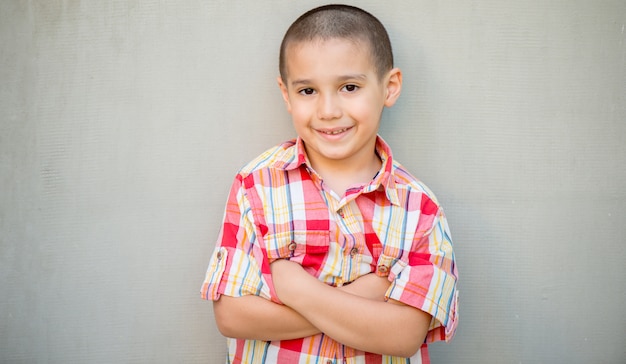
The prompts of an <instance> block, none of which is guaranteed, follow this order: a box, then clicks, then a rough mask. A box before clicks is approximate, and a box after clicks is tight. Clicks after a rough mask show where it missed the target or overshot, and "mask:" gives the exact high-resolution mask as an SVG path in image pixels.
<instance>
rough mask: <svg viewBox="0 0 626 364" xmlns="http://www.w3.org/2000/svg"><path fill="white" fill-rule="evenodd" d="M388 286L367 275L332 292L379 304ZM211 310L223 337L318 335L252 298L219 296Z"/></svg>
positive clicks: (294, 315) (291, 314) (289, 312)
mask: <svg viewBox="0 0 626 364" xmlns="http://www.w3.org/2000/svg"><path fill="white" fill-rule="evenodd" d="M388 287H389V281H387V280H386V279H385V278H381V277H378V276H376V275H375V274H368V275H366V276H363V277H361V278H359V279H357V280H355V281H354V282H352V283H351V284H349V285H346V286H343V287H340V288H334V289H336V290H341V291H343V292H346V293H350V294H352V295H356V296H360V297H364V298H368V299H371V300H377V301H380V302H383V301H384V295H385V292H386V290H387V288H388ZM213 311H214V314H215V320H216V323H217V326H218V329H219V330H220V332H221V333H222V334H223V335H224V336H227V337H233V338H240V339H249V340H264V341H273V340H290V339H298V338H302V337H307V336H312V335H315V334H319V333H320V332H321V331H320V330H319V329H318V328H316V327H315V326H313V324H311V322H309V321H308V320H307V319H306V318H304V317H303V316H302V315H300V314H299V313H298V312H296V311H294V310H293V309H292V308H291V307H288V306H285V305H280V304H277V303H274V302H272V301H269V300H267V299H265V298H262V297H259V296H254V295H246V296H241V297H230V296H225V295H222V296H220V298H219V300H217V301H214V303H213Z"/></svg>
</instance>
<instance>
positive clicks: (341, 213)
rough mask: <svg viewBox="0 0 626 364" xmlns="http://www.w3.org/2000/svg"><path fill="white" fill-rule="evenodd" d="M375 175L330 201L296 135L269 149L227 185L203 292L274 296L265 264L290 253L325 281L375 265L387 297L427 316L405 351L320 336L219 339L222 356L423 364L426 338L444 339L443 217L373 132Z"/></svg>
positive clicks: (451, 265) (450, 322)
mask: <svg viewBox="0 0 626 364" xmlns="http://www.w3.org/2000/svg"><path fill="white" fill-rule="evenodd" d="M376 149H377V153H378V155H379V156H380V157H381V159H382V162H383V163H382V167H381V170H380V172H379V173H378V174H377V175H376V177H374V179H373V180H372V181H371V182H370V183H369V184H366V185H364V186H355V187H353V188H350V189H348V190H347V191H346V193H345V195H344V196H343V197H341V198H339V197H338V196H337V195H336V194H335V193H334V192H332V191H330V190H328V189H326V188H324V183H323V181H322V180H321V178H320V177H319V175H317V174H316V173H315V171H313V169H312V168H311V167H310V164H309V163H308V160H307V157H306V154H305V151H304V147H303V144H302V141H301V139H297V140H292V141H288V142H286V143H283V144H282V145H279V146H277V147H275V148H272V149H270V150H268V151H266V152H265V153H263V154H262V155H260V156H259V157H257V158H256V159H255V160H253V161H252V162H251V163H249V164H248V165H247V166H246V167H244V168H243V169H242V170H241V171H240V172H239V174H238V175H237V177H236V178H235V181H234V183H233V185H232V188H231V191H230V195H229V197H228V202H227V204H226V211H225V215H224V222H223V225H222V229H221V231H220V234H219V239H218V243H217V246H216V247H215V251H214V253H213V255H212V256H211V260H210V263H209V268H208V270H207V274H206V278H205V281H204V284H203V285H202V289H201V293H202V297H203V298H204V299H207V300H217V299H218V298H219V297H220V295H222V294H224V295H228V296H234V297H238V296H243V295H258V296H261V297H264V298H266V299H268V300H272V301H274V302H277V303H280V302H279V301H278V298H277V297H276V294H275V291H274V287H273V285H272V279H271V274H270V268H269V265H270V263H271V262H273V261H274V260H276V259H281V258H287V257H289V258H290V260H291V261H295V262H298V263H300V264H301V265H302V266H303V267H304V268H305V270H306V271H308V272H309V273H310V274H311V275H313V276H315V277H317V278H318V279H319V280H320V281H322V282H325V283H327V284H329V285H331V286H341V285H343V284H346V283H348V282H352V281H354V280H355V279H357V278H359V277H361V276H363V275H365V274H368V273H372V272H375V273H376V274H378V275H379V276H386V277H387V278H388V279H389V282H390V287H389V289H388V290H387V293H386V297H387V298H391V299H394V300H398V301H400V302H403V303H405V304H407V305H410V306H413V307H416V308H418V309H420V310H423V311H425V312H427V313H429V314H430V315H432V317H433V319H432V321H431V324H430V328H429V331H428V334H427V337H426V340H425V343H424V345H423V346H422V348H421V350H420V351H419V352H418V353H417V354H416V355H415V356H414V357H413V358H398V357H391V356H386V355H377V354H371V353H365V352H363V351H359V350H355V349H353V348H350V347H347V346H344V345H342V344H340V343H338V342H336V341H334V340H333V339H331V338H330V337H328V336H326V335H324V334H318V335H315V336H311V337H306V338H302V339H295V340H287V341H282V342H279V341H277V342H266V341H255V340H241V339H228V346H229V362H231V363H308V362H312V363H408V362H412V363H428V362H429V360H428V353H427V348H426V343H430V342H433V341H438V340H446V341H448V340H450V339H451V338H452V336H453V335H454V332H455V329H456V323H457V314H456V303H457V291H456V281H457V269H456V266H455V260H454V252H453V250H452V242H451V239H450V233H449V229H448V224H447V222H446V218H445V216H444V214H443V211H442V209H441V207H440V206H439V204H438V203H437V201H436V200H435V197H434V196H433V194H432V192H430V191H429V190H428V188H427V187H426V186H424V185H423V184H422V183H421V182H419V181H418V180H417V179H416V178H414V177H413V176H411V175H410V174H409V173H408V172H407V171H406V170H405V169H404V168H403V167H402V166H401V165H400V164H398V163H397V162H395V161H394V160H393V159H392V156H391V150H390V148H389V146H388V145H387V144H386V143H385V142H384V141H383V140H382V138H380V137H378V140H377V145H376ZM364 319H366V318H364Z"/></svg>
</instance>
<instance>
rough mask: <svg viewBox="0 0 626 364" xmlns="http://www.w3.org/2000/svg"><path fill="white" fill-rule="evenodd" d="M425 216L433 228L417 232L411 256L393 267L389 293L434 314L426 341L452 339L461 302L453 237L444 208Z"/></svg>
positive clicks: (396, 298) (394, 297)
mask: <svg viewBox="0 0 626 364" xmlns="http://www.w3.org/2000/svg"><path fill="white" fill-rule="evenodd" d="M425 220H427V221H429V226H430V228H429V229H427V230H426V231H425V233H420V234H416V236H415V238H414V241H413V247H412V249H411V251H410V252H409V253H408V257H406V258H405V259H399V260H397V261H396V262H395V263H394V265H393V266H392V267H391V270H390V274H389V279H390V280H391V282H392V284H391V286H390V288H389V290H388V291H387V294H386V296H387V297H388V298H391V299H394V300H397V301H400V302H402V303H405V304H407V305H410V306H413V307H416V308H418V309H420V310H422V311H424V312H426V313H428V314H430V315H431V316H432V317H433V319H432V321H431V323H430V327H429V331H428V334H427V335H426V343H429V342H434V341H440V340H445V341H449V340H451V339H452V337H453V336H454V333H455V331H456V326H457V302H458V291H457V288H456V285H457V277H458V272H457V268H456V264H455V258H454V251H453V249H452V239H451V237H450V231H449V227H448V223H447V220H446V217H445V215H444V213H443V210H442V209H441V208H437V209H436V214H434V215H432V216H430V218H426V219H425ZM419 225H421V224H419ZM422 231H423V230H422Z"/></svg>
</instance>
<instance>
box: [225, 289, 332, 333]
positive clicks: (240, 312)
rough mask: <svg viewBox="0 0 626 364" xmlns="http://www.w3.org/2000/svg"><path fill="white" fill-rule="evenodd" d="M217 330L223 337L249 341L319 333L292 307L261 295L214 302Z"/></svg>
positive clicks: (227, 297) (229, 298)
mask: <svg viewBox="0 0 626 364" xmlns="http://www.w3.org/2000/svg"><path fill="white" fill-rule="evenodd" d="M213 312H214V314H215V321H216V323H217V327H218V329H219V330H220V332H221V333H222V335H224V336H227V337H232V338H237V339H250V340H264V341H273V340H289V339H297V338H301V337H306V336H311V335H315V334H318V333H319V332H320V331H319V330H318V329H317V328H316V327H315V326H313V325H312V324H311V323H310V322H309V321H307V320H306V319H305V318H304V317H303V316H301V315H300V314H299V313H297V312H296V311H294V310H293V309H291V308H290V307H287V306H284V305H279V304H277V303H274V302H272V301H269V300H266V299H265V298H262V297H259V296H252V295H248V296H242V297H230V296H224V295H222V296H221V297H220V299H219V300H217V301H215V302H214V303H213Z"/></svg>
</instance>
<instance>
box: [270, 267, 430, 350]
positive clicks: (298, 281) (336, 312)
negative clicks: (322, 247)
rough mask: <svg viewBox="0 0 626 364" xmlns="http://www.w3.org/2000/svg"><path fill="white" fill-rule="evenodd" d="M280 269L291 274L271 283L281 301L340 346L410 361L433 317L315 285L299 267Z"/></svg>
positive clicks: (315, 280)
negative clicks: (399, 357)
mask: <svg viewBox="0 0 626 364" xmlns="http://www.w3.org/2000/svg"><path fill="white" fill-rule="evenodd" d="M286 264H293V263H289V262H286ZM281 267H289V269H288V270H287V271H283V272H282V273H279V274H280V277H281V279H280V280H277V279H276V278H275V279H274V282H275V284H276V289H277V292H278V295H279V297H280V299H281V300H282V301H283V302H284V303H285V304H286V305H288V306H290V307H292V308H293V309H294V310H296V311H297V312H299V313H300V314H302V315H303V316H304V317H305V318H306V319H307V320H308V321H309V322H311V323H312V324H313V325H315V326H316V327H318V328H319V329H320V330H321V331H323V332H324V333H325V334H326V335H328V336H330V337H332V338H333V339H335V340H337V341H339V342H341V343H342V344H345V345H347V346H350V347H353V348H356V349H360V350H364V351H368V352H372V353H379V354H387V355H394V356H401V357H409V356H411V355H413V354H414V353H415V352H416V351H417V350H418V349H419V347H420V346H421V344H422V343H423V342H424V338H425V336H426V333H427V331H428V326H429V323H430V320H431V316H430V315H428V314H426V313H424V312H423V311H420V310H418V309H416V308H413V307H410V306H406V305H403V304H400V303H398V302H396V303H398V304H394V302H395V301H389V302H384V301H382V300H381V299H376V298H374V299H371V298H365V297H360V296H358V295H354V294H351V293H347V292H344V291H342V290H340V289H336V288H333V287H330V286H327V285H325V284H323V283H322V282H319V281H318V280H317V279H315V278H314V277H312V276H310V275H309V274H307V273H306V272H304V271H303V270H301V269H300V268H293V266H287V265H281ZM279 269H281V268H279ZM279 274H276V273H274V276H275V277H278V276H279ZM282 278H285V279H284V280H283V279H282ZM387 286H388V282H387Z"/></svg>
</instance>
